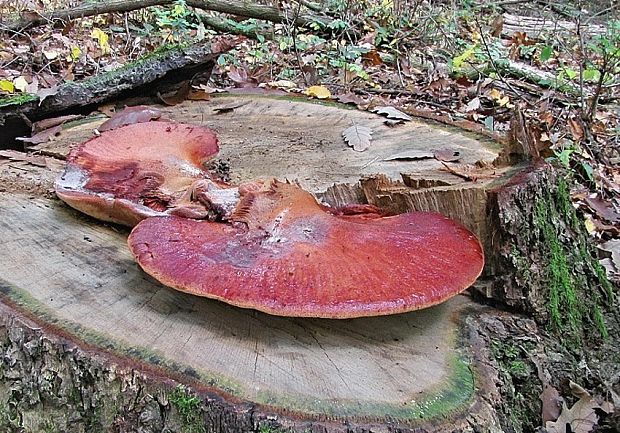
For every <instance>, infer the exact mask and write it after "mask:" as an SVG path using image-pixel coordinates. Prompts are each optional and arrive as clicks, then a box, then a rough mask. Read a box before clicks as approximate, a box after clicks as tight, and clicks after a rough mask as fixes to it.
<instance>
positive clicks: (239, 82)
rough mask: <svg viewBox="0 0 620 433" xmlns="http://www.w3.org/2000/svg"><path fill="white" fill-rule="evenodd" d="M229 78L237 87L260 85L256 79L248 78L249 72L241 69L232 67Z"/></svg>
mask: <svg viewBox="0 0 620 433" xmlns="http://www.w3.org/2000/svg"><path fill="white" fill-rule="evenodd" d="M228 78H230V79H231V80H232V81H233V82H234V83H235V87H256V85H257V84H258V83H257V82H256V80H255V79H253V78H251V77H249V76H248V71H246V70H245V69H243V68H241V67H239V68H237V67H236V66H231V67H230V70H229V71H228Z"/></svg>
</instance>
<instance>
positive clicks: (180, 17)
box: [154, 0, 197, 42]
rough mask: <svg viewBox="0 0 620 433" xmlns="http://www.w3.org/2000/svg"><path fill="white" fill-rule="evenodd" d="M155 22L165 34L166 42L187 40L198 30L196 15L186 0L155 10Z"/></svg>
mask: <svg viewBox="0 0 620 433" xmlns="http://www.w3.org/2000/svg"><path fill="white" fill-rule="evenodd" d="M154 14H155V22H156V24H157V26H158V27H159V28H160V30H161V31H162V33H163V38H164V40H165V41H168V42H172V41H179V40H182V39H184V38H186V37H187V36H188V35H189V32H190V31H191V30H192V29H194V28H196V27H197V26H196V23H195V17H194V13H193V12H192V11H191V10H190V9H189V8H188V7H187V4H186V3H185V0H176V1H175V2H174V3H173V4H172V5H171V6H169V7H160V8H155V9H154Z"/></svg>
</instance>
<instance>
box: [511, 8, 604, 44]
mask: <svg viewBox="0 0 620 433" xmlns="http://www.w3.org/2000/svg"><path fill="white" fill-rule="evenodd" d="M503 17H504V25H503V27H502V35H503V36H504V37H506V38H511V37H513V36H514V34H515V33H517V32H521V33H526V34H527V36H528V37H529V38H530V39H541V38H543V36H544V35H545V34H554V33H564V34H571V33H572V34H576V32H577V24H576V23H575V22H574V21H566V20H558V19H557V18H552V17H543V16H540V17H528V16H523V15H513V14H504V15H503ZM605 31H606V28H605V26H601V25H597V24H587V25H583V26H582V28H581V32H582V33H583V34H586V35H590V36H594V35H600V34H604V33H605Z"/></svg>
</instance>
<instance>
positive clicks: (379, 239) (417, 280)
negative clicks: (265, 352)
mask: <svg viewBox="0 0 620 433" xmlns="http://www.w3.org/2000/svg"><path fill="white" fill-rule="evenodd" d="M239 191H241V194H242V196H241V200H240V202H239V204H238V205H237V208H236V209H235V211H234V213H233V214H232V216H231V218H230V221H231V224H222V223H213V222H209V221H197V220H191V219H186V218H180V217H174V216H172V217H160V218H148V219H146V220H143V221H142V222H140V223H139V224H138V225H137V226H136V227H135V228H134V229H133V231H132V232H131V235H130V236H129V247H130V249H131V251H132V253H133V254H134V256H135V257H136V260H137V261H138V263H139V264H140V266H142V268H143V269H144V270H145V271H146V272H147V273H149V274H150V275H152V276H153V277H155V278H156V279H158V280H159V281H161V282H162V283H163V284H165V285H168V286H170V287H173V288H175V289H178V290H181V291H183V292H188V293H192V294H195V295H199V296H206V297H209V298H215V299H219V300H222V301H224V302H227V303H229V304H232V305H236V306H239V307H244V308H254V309H256V310H260V311H264V312H266V313H269V314H274V315H280V316H300V317H323V318H335V319H344V318H352V317H361V316H377V315H385V314H394V313H402V312H406V311H412V310H417V309H421V308H425V307H429V306H431V305H435V304H438V303H441V302H443V301H445V300H447V299H448V298H450V297H452V296H454V295H456V294H458V293H460V292H462V291H463V290H465V289H466V288H467V287H469V286H470V285H471V284H472V283H473V282H474V281H475V280H476V278H477V277H478V276H479V275H480V272H481V271H482V267H483V264H484V257H483V251H482V247H481V245H480V243H479V242H478V240H477V239H476V237H475V236H474V235H473V234H472V233H471V232H469V231H468V230H467V229H466V228H464V227H462V226H461V225H460V224H458V223H456V222H455V221H452V220H450V219H448V218H447V217H445V216H443V215H440V214H437V213H430V212H414V213H407V214H402V215H397V216H390V217H381V216H380V215H379V214H376V213H374V214H373V213H369V214H365V213H362V214H361V215H351V216H347V215H333V214H332V213H330V212H329V211H328V210H327V209H326V208H325V207H324V206H321V205H320V204H319V203H317V201H316V200H315V199H314V197H313V196H312V195H311V194H310V193H308V192H306V191H304V190H302V189H300V188H298V187H297V186H295V185H291V184H288V183H282V182H278V181H272V182H268V183H265V184H263V185H262V186H260V187H257V188H248V187H247V186H241V187H240V188H239Z"/></svg>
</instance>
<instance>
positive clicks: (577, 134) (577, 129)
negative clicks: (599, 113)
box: [568, 118, 583, 141]
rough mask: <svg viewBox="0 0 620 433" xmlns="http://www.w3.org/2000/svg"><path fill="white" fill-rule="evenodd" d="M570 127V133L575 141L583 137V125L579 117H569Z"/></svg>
mask: <svg viewBox="0 0 620 433" xmlns="http://www.w3.org/2000/svg"><path fill="white" fill-rule="evenodd" d="M568 128H569V129H570V133H571V135H572V136H573V139H574V140H575V141H579V140H581V139H582V138H583V127H582V126H581V123H579V121H578V120H577V119H574V118H573V119H569V120H568Z"/></svg>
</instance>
